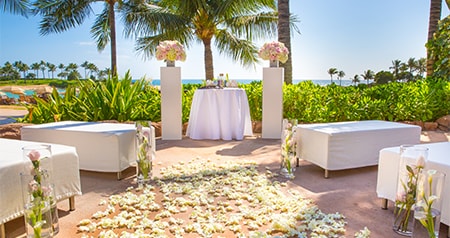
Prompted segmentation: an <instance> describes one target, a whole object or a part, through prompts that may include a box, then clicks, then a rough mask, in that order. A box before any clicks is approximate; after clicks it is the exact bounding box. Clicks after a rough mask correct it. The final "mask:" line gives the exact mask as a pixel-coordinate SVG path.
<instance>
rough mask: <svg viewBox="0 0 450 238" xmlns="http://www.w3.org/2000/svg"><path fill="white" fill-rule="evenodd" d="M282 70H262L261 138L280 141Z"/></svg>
mask: <svg viewBox="0 0 450 238" xmlns="http://www.w3.org/2000/svg"><path fill="white" fill-rule="evenodd" d="M283 81H284V68H263V93H262V96H263V102H262V108H263V110H262V138H265V139H280V138H281V130H282V121H283Z"/></svg>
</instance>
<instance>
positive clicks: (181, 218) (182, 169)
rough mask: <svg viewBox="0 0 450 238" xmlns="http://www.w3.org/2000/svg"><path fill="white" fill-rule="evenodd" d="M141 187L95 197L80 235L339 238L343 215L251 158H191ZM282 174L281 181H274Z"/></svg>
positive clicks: (342, 231)
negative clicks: (94, 205)
mask: <svg viewBox="0 0 450 238" xmlns="http://www.w3.org/2000/svg"><path fill="white" fill-rule="evenodd" d="M161 175H162V177H161V178H155V179H154V181H153V184H152V185H150V186H146V187H143V188H133V187H130V188H129V189H127V191H126V192H124V193H122V194H118V195H112V196H110V197H109V199H108V200H103V201H100V203H99V209H100V211H98V212H96V213H95V214H93V215H92V217H90V218H87V219H83V220H82V221H80V223H79V226H78V230H79V233H80V234H81V235H82V237H165V236H167V237H268V236H283V237H291V236H292V237H315V235H322V236H323V237H340V236H342V235H343V234H344V233H345V228H344V226H345V220H344V217H343V215H341V214H338V213H334V214H325V213H323V212H321V211H320V209H319V208H318V207H317V206H316V205H315V204H314V203H313V201H312V200H310V199H305V198H303V197H302V196H301V194H299V193H298V192H297V191H293V190H289V189H288V188H287V184H286V183H285V182H282V181H280V180H281V179H282V178H281V177H278V176H277V175H274V174H272V173H271V172H270V171H269V170H266V172H265V173H260V172H258V170H257V165H256V164H255V163H254V162H248V161H247V162H239V163H238V162H227V163H225V162H221V161H220V160H218V161H216V162H212V161H211V160H207V161H205V160H200V159H194V160H191V161H189V162H187V163H185V162H180V163H178V164H175V165H173V166H170V167H168V168H165V169H162V170H161ZM278 178H279V179H280V180H279V179H278Z"/></svg>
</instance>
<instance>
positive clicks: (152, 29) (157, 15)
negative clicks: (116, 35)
mask: <svg viewBox="0 0 450 238" xmlns="http://www.w3.org/2000/svg"><path fill="white" fill-rule="evenodd" d="M121 13H122V21H123V22H124V35H125V36H127V37H130V36H134V37H136V38H138V37H144V36H148V35H154V34H160V33H162V34H167V33H170V32H176V31H179V30H180V28H185V27H187V26H188V25H190V21H189V19H188V18H186V17H184V16H182V15H178V14H174V13H173V12H171V11H170V10H169V9H165V8H161V7H159V6H156V5H151V4H143V3H138V4H133V3H131V2H129V3H127V4H124V6H123V7H122V8H121Z"/></svg>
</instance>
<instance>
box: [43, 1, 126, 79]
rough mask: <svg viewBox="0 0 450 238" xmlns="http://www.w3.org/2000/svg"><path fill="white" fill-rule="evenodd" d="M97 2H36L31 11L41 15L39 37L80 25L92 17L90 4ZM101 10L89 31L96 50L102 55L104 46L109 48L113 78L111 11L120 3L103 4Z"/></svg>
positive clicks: (114, 53)
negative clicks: (108, 45)
mask: <svg viewBox="0 0 450 238" xmlns="http://www.w3.org/2000/svg"><path fill="white" fill-rule="evenodd" d="M96 2H98V1H94V0H88V1H76V4H74V3H73V2H72V1H67V0H55V1H51V2H50V3H49V1H46V0H37V1H36V3H35V4H34V5H35V9H34V10H35V11H36V12H37V13H38V14H41V15H42V20H41V23H40V27H39V28H40V33H41V34H42V35H47V34H50V33H60V32H63V31H66V30H69V29H70V28H73V27H76V26H79V25H81V24H83V22H84V20H86V18H88V17H89V16H90V15H92V14H94V10H93V9H92V4H94V3H96ZM102 2H104V3H105V4H104V8H103V10H102V12H101V13H100V14H97V18H96V19H95V22H94V25H93V26H92V27H91V33H92V37H93V38H94V39H95V40H96V41H97V49H98V50H99V51H103V50H104V49H105V47H106V45H107V44H108V43H110V44H111V69H112V73H113V75H117V50H116V20H115V11H116V7H117V9H120V4H119V3H123V2H122V1H121V0H103V1H102Z"/></svg>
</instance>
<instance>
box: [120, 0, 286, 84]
mask: <svg viewBox="0 0 450 238" xmlns="http://www.w3.org/2000/svg"><path fill="white" fill-rule="evenodd" d="M155 2H156V3H155V5H149V4H148V3H145V4H142V3H140V2H138V1H134V2H131V1H129V2H127V4H124V8H123V9H124V10H125V11H127V13H126V17H125V21H126V24H124V25H125V32H126V34H127V35H129V34H132V33H134V35H135V36H137V37H138V40H137V46H136V49H137V50H138V51H139V52H142V53H144V55H145V56H147V57H152V56H154V55H155V53H156V47H157V46H158V44H159V43H160V42H161V41H164V40H177V41H179V42H180V43H181V44H183V45H185V46H187V48H189V46H191V45H192V44H193V43H195V42H202V43H203V45H204V60H205V61H204V62H205V65H204V67H205V79H213V78H214V67H213V58H212V46H211V45H212V43H214V44H215V46H216V48H217V49H218V51H219V53H220V54H224V55H226V56H228V57H231V58H232V59H233V60H234V61H237V62H240V63H241V64H242V65H243V66H246V67H249V66H251V65H253V64H254V63H255V62H257V61H258V58H257V47H256V46H255V45H254V43H253V41H254V40H258V39H263V38H266V37H272V36H274V33H275V32H276V23H277V18H278V17H277V12H276V11H275V8H276V5H275V1H274V0H248V1H233V0H223V1H217V0H216V1H206V0H199V1H185V0H161V1H155Z"/></svg>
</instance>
